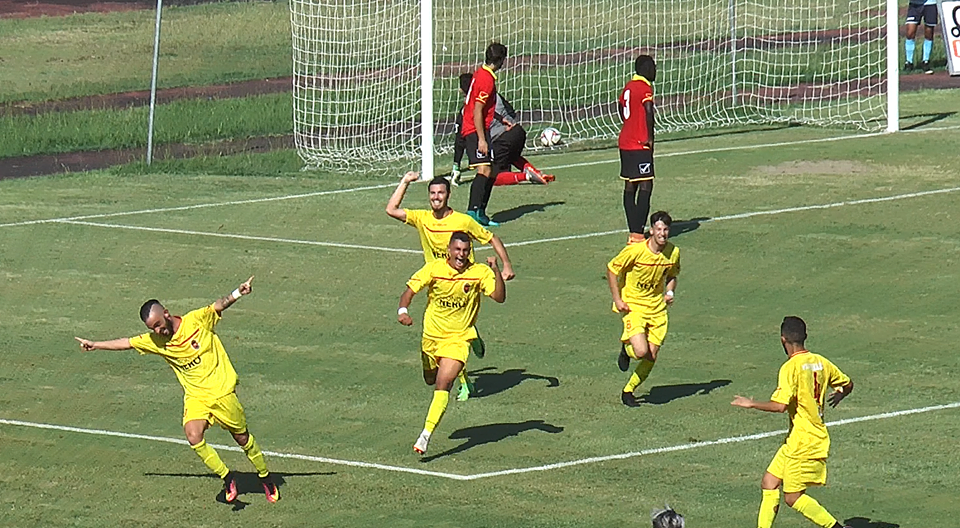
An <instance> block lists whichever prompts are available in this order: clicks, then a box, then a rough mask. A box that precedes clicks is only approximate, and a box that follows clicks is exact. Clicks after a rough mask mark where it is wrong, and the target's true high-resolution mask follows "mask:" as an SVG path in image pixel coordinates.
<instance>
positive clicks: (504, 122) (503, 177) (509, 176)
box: [450, 73, 556, 226]
mask: <svg viewBox="0 0 960 528" xmlns="http://www.w3.org/2000/svg"><path fill="white" fill-rule="evenodd" d="M472 80H473V75H472V74H470V73H464V74H463V75H461V76H460V91H461V92H463V95H464V96H466V94H467V93H468V92H469V91H470V82H471V81H472ZM462 127H463V113H462V112H461V113H459V114H457V119H456V139H455V140H454V144H453V169H452V170H451V172H450V174H451V176H452V177H453V180H452V182H453V183H454V184H455V185H456V184H459V183H460V161H461V160H462V159H463V152H464V150H465V148H466V139H465V138H464V137H463V136H461V135H460V130H461V128H462ZM490 137H491V138H492V141H493V152H494V153H495V154H496V158H495V159H494V160H493V163H494V164H496V165H497V166H496V167H494V171H495V172H496V175H497V176H496V179H495V180H494V181H493V186H500V185H516V184H518V183H523V182H529V183H536V184H541V185H545V184H547V183H550V182H552V181H554V180H555V179H556V177H555V176H553V175H552V174H543V173H542V172H540V171H539V170H537V168H536V167H534V166H533V164H532V163H530V161H529V160H527V158H525V157H523V146H524V143H526V141H527V132H526V130H524V128H523V126H522V125H520V123H519V122H518V121H517V113H516V111H515V110H514V109H513V106H511V105H510V102H509V101H507V100H506V99H505V98H504V97H503V96H502V95H501V94H499V93H498V94H497V103H496V107H495V109H494V113H493V121H492V122H491V123H490ZM511 164H512V165H513V166H514V167H516V168H518V169H520V172H513V171H511V170H510V165H511ZM489 183H490V182H489V181H487V188H486V191H485V193H484V195H483V200H482V201H481V203H480V205H481V209H483V210H486V205H487V202H489V200H490V192H491V191H492V190H493V186H491V185H489ZM495 225H497V224H496V222H493V221H492V220H491V223H490V226H495Z"/></svg>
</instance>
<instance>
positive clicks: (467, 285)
mask: <svg viewBox="0 0 960 528" xmlns="http://www.w3.org/2000/svg"><path fill="white" fill-rule="evenodd" d="M463 293H470V283H469V282H468V283H466V284H464V285H463Z"/></svg>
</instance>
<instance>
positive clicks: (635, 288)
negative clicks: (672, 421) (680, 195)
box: [607, 211, 680, 407]
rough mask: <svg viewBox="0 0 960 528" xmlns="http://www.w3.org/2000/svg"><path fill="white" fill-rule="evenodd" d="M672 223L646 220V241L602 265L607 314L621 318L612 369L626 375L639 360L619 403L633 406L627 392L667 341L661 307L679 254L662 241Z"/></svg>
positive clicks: (659, 217) (657, 217) (662, 216)
mask: <svg viewBox="0 0 960 528" xmlns="http://www.w3.org/2000/svg"><path fill="white" fill-rule="evenodd" d="M671 223H673V220H672V219H671V218H670V215H669V214H667V213H666V212H664V211H657V212H656V213H653V214H652V215H650V224H651V225H650V238H647V239H646V240H645V241H643V243H641V244H629V243H628V244H627V246H626V247H625V248H623V250H621V251H620V254H619V255H617V256H616V257H614V259H613V260H611V261H610V263H609V264H607V282H608V283H609V285H610V293H611V294H613V311H614V312H618V313H619V314H620V315H621V316H622V317H623V333H622V334H621V335H620V341H621V345H620V356H619V357H618V358H617V366H619V367H620V370H621V371H623V372H626V371H627V370H628V369H629V368H630V360H631V359H637V360H640V364H639V365H637V369H636V371H634V373H633V375H631V376H630V380H629V381H627V385H626V386H625V387H624V388H623V392H622V393H621V394H620V401H622V402H623V404H624V405H626V406H628V407H637V406H638V403H637V398H636V396H634V394H633V392H634V391H635V390H636V389H637V387H638V386H639V385H640V384H641V383H643V382H644V380H646V379H647V376H649V375H650V371H651V370H653V366H654V364H655V363H656V361H657V353H659V351H660V347H661V346H662V345H663V340H664V338H666V336H667V306H669V305H671V304H673V299H674V296H675V292H676V291H677V276H678V275H679V274H680V250H679V249H678V248H677V247H676V246H674V245H673V244H672V243H670V242H668V241H667V238H668V237H669V236H670V224H671Z"/></svg>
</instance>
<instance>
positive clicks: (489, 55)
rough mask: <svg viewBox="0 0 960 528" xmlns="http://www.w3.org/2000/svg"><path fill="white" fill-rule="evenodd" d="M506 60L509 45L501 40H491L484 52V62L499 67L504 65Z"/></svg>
mask: <svg viewBox="0 0 960 528" xmlns="http://www.w3.org/2000/svg"><path fill="white" fill-rule="evenodd" d="M505 60H507V47H506V46H504V45H503V44H500V43H499V42H491V43H490V45H489V46H487V51H486V52H485V53H484V62H486V63H487V64H489V65H491V66H495V67H497V68H499V67H501V66H503V61H505Z"/></svg>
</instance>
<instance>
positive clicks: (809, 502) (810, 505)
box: [793, 494, 837, 528]
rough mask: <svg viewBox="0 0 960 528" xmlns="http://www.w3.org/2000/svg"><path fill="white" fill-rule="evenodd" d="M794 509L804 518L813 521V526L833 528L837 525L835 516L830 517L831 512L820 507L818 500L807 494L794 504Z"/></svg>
mask: <svg viewBox="0 0 960 528" xmlns="http://www.w3.org/2000/svg"><path fill="white" fill-rule="evenodd" d="M793 509H794V510H797V511H798V512H800V513H802V514H803V516H804V517H806V518H807V519H810V520H811V521H813V524H816V525H817V526H822V527H823V528H833V527H834V526H835V525H836V524H837V520H836V519H835V518H834V517H833V515H830V512H828V511H827V510H826V509H825V508H824V507H823V506H820V503H819V502H817V501H816V499H814V498H812V497H809V496H807V495H806V494H804V495H800V498H799V499H797V501H796V502H794V503H793Z"/></svg>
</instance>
